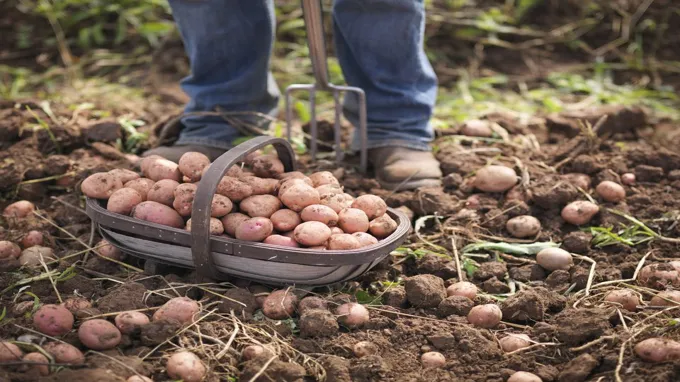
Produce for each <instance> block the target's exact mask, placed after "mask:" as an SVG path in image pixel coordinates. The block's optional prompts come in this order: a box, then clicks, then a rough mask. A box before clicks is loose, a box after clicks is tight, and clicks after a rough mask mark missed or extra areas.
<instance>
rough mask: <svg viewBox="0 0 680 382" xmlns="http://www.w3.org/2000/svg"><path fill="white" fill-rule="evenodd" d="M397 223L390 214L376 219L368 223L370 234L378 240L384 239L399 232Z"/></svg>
mask: <svg viewBox="0 0 680 382" xmlns="http://www.w3.org/2000/svg"><path fill="white" fill-rule="evenodd" d="M397 226H398V225H397V222H395V221H394V219H392V217H391V216H390V215H388V214H384V215H382V216H381V217H379V218H375V219H373V220H371V222H370V223H368V232H370V233H371V235H373V236H375V237H377V238H378V239H384V238H386V237H388V236H390V235H391V234H392V233H393V232H394V231H396V230H397Z"/></svg>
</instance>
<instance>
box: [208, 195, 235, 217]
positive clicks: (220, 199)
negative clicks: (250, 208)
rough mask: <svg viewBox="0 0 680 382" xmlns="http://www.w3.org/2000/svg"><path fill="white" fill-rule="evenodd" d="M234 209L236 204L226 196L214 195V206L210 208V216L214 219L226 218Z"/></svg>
mask: <svg viewBox="0 0 680 382" xmlns="http://www.w3.org/2000/svg"><path fill="white" fill-rule="evenodd" d="M233 208H234V204H233V203H232V202H231V200H229V198H227V197H226V196H224V195H220V194H215V195H213V199H212V204H211V206H210V216H211V217H214V218H221V217H222V216H225V215H226V214H228V213H229V212H231V210H232V209H233Z"/></svg>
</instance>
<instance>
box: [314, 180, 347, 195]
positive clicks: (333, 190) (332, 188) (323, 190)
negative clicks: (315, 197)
mask: <svg viewBox="0 0 680 382" xmlns="http://www.w3.org/2000/svg"><path fill="white" fill-rule="evenodd" d="M315 189H316V190H317V191H318V192H319V195H329V194H342V193H343V192H344V191H343V190H342V186H341V185H339V184H334V183H329V184H323V185H321V186H319V187H315Z"/></svg>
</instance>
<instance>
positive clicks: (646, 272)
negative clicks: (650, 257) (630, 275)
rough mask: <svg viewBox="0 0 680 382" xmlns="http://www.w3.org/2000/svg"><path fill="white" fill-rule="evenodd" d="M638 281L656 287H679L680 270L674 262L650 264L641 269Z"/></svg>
mask: <svg viewBox="0 0 680 382" xmlns="http://www.w3.org/2000/svg"><path fill="white" fill-rule="evenodd" d="M638 281H639V282H640V284H642V285H644V286H646V287H649V288H654V289H665V288H666V287H667V286H673V287H675V288H678V287H680V272H679V271H678V270H677V269H676V268H675V267H674V266H673V265H672V264H665V263H657V264H649V265H645V266H644V267H643V268H642V269H640V273H639V274H638Z"/></svg>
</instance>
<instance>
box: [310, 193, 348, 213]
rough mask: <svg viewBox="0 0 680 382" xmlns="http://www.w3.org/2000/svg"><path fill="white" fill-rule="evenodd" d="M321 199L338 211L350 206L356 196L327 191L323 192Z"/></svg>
mask: <svg viewBox="0 0 680 382" xmlns="http://www.w3.org/2000/svg"><path fill="white" fill-rule="evenodd" d="M320 199H321V200H320V202H319V203H320V204H323V205H324V206H328V207H330V208H331V209H332V210H333V211H335V212H336V213H340V211H342V210H344V209H345V208H350V207H351V206H352V203H353V202H354V198H352V196H351V195H349V194H336V193H326V194H322V195H321V197H320Z"/></svg>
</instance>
